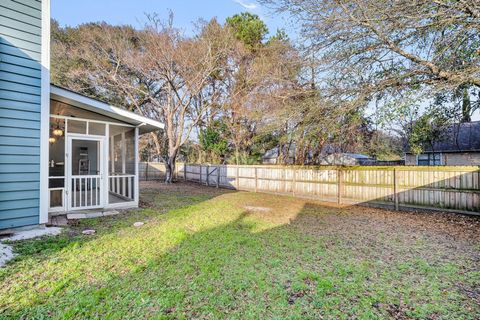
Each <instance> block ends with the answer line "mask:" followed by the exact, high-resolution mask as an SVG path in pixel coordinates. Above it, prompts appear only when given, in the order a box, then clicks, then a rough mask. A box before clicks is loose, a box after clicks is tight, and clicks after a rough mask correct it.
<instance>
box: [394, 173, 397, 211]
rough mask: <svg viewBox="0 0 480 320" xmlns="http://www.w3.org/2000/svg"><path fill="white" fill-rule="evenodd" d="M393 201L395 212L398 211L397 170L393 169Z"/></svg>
mask: <svg viewBox="0 0 480 320" xmlns="http://www.w3.org/2000/svg"><path fill="white" fill-rule="evenodd" d="M393 201H394V203H395V210H398V190H397V169H396V168H393Z"/></svg>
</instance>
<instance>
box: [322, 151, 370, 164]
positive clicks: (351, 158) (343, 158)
mask: <svg viewBox="0 0 480 320" xmlns="http://www.w3.org/2000/svg"><path fill="white" fill-rule="evenodd" d="M374 163H375V159H373V158H371V157H369V156H367V155H364V154H359V153H332V154H329V155H326V156H324V157H322V158H321V159H320V163H319V164H321V165H338V166H356V165H369V164H374Z"/></svg>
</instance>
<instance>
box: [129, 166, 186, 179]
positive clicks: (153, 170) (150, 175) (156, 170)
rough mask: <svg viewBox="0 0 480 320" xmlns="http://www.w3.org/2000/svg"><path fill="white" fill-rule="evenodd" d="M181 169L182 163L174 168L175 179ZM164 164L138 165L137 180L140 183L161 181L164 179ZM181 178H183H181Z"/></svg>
mask: <svg viewBox="0 0 480 320" xmlns="http://www.w3.org/2000/svg"><path fill="white" fill-rule="evenodd" d="M182 169H183V163H177V165H176V167H175V174H174V176H175V178H177V177H178V172H179V170H182ZM165 173H166V169H165V164H164V163H163V162H140V163H139V164H138V178H139V179H140V181H148V180H162V179H164V178H165ZM182 177H183V176H182Z"/></svg>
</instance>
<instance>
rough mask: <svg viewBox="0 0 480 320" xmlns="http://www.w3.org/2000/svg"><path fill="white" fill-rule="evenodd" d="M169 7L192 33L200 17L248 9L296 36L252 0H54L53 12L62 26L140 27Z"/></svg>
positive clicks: (281, 19) (273, 26)
mask: <svg viewBox="0 0 480 320" xmlns="http://www.w3.org/2000/svg"><path fill="white" fill-rule="evenodd" d="M169 10H172V11H173V13H174V23H175V26H176V27H179V28H182V29H183V30H185V32H186V33H187V34H191V33H192V30H193V27H192V24H193V23H194V22H195V21H197V20H198V19H199V18H203V19H205V20H209V19H211V18H213V17H217V19H218V20H219V22H224V21H225V18H227V17H228V16H231V15H234V14H235V13H240V12H243V11H249V12H251V13H255V14H257V15H259V16H260V17H261V18H262V19H263V20H264V21H265V22H266V23H267V26H268V28H269V30H270V32H271V33H275V32H276V29H277V28H284V29H286V30H287V32H288V33H289V35H290V36H291V38H294V34H293V32H292V27H291V25H289V23H288V21H287V19H286V18H285V17H282V16H278V15H273V14H272V12H270V11H269V10H268V9H267V8H264V7H262V6H260V5H259V4H258V3H257V2H255V1H253V0H176V1H175V0H81V1H78V0H77V1H70V0H52V1H51V14H52V18H54V19H56V20H57V21H58V22H59V23H60V25H62V26H65V25H68V26H76V25H79V24H82V23H85V22H97V21H105V22H108V23H110V24H129V25H132V26H134V27H137V28H141V27H142V25H143V22H144V21H145V13H154V12H155V13H158V14H159V15H160V16H161V17H164V18H165V19H166V18H167V17H168V13H169Z"/></svg>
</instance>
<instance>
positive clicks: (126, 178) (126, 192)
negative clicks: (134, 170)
mask: <svg viewBox="0 0 480 320" xmlns="http://www.w3.org/2000/svg"><path fill="white" fill-rule="evenodd" d="M108 182H109V184H108V185H109V191H110V193H113V194H115V195H116V196H119V197H120V198H123V199H124V200H127V201H134V200H135V195H134V190H135V189H134V184H135V175H134V174H112V175H110V176H108Z"/></svg>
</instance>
